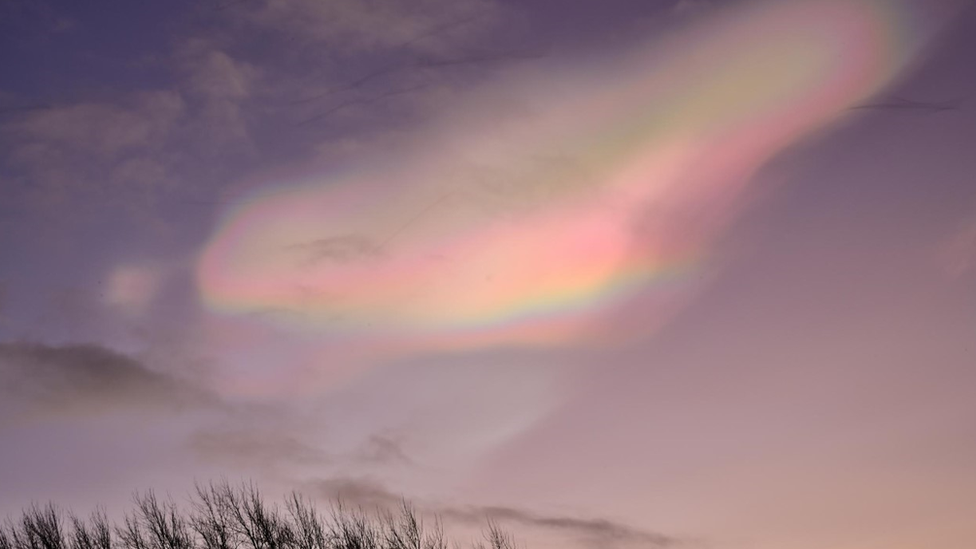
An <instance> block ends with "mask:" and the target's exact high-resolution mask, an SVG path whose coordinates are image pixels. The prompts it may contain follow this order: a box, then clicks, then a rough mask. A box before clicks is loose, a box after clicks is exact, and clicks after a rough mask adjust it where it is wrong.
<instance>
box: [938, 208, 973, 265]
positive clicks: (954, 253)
mask: <svg viewBox="0 0 976 549" xmlns="http://www.w3.org/2000/svg"><path fill="white" fill-rule="evenodd" d="M939 255H940V256H941V258H942V263H943V265H944V268H945V271H946V274H947V275H949V276H950V277H951V278H960V277H963V276H965V275H967V274H968V273H970V272H972V270H973V269H974V268H976V218H974V219H972V220H970V221H968V222H966V223H964V224H962V225H961V226H960V227H959V228H958V230H956V231H955V232H954V233H953V234H952V235H950V237H949V238H947V239H946V240H945V242H943V243H942V245H941V246H940V249H939Z"/></svg>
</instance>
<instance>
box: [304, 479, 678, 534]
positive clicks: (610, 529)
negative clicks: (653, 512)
mask: <svg viewBox="0 0 976 549" xmlns="http://www.w3.org/2000/svg"><path fill="white" fill-rule="evenodd" d="M303 489H304V490H308V491H309V493H311V494H312V495H314V496H316V497H320V498H324V499H328V500H340V501H343V502H346V503H351V504H353V505H358V506H362V507H364V508H367V509H368V508H377V509H395V508H397V507H398V506H399V505H400V504H401V503H402V502H403V501H404V499H405V497H404V495H402V494H397V493H395V492H393V491H391V490H389V489H388V488H386V487H385V486H384V485H383V484H382V483H381V482H378V481H377V480H375V479H372V478H369V477H335V478H330V479H322V480H315V481H311V482H308V483H307V484H306V485H305V486H304V487H303ZM418 503H419V505H420V506H421V508H422V509H423V510H424V511H426V512H429V513H434V514H436V515H437V516H439V517H440V518H441V519H443V520H444V521H445V522H446V523H448V524H455V525H460V526H465V527H481V526H483V525H484V524H485V521H486V520H493V521H497V522H499V523H500V524H502V525H505V526H517V527H519V529H520V530H522V531H526V530H528V531H536V532H540V531H541V532H546V533H549V534H557V535H560V536H562V537H563V538H564V539H566V540H568V541H569V542H570V543H572V544H574V545H577V546H582V547H593V548H601V549H613V548H643V549H651V548H665V547H678V546H685V545H688V543H689V542H688V541H687V540H685V539H679V538H676V537H672V536H668V535H665V534H661V533H658V532H650V531H647V530H642V529H640V528H635V527H633V526H630V525H627V524H624V523H622V522H616V521H612V520H608V519H603V518H586V517H577V516H564V515H549V514H544V513H537V512H533V511H528V510H525V509H519V508H516V507H507V506H478V505H470V506H456V505H443V504H438V503H436V502H430V501H428V502H418Z"/></svg>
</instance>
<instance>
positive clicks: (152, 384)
mask: <svg viewBox="0 0 976 549" xmlns="http://www.w3.org/2000/svg"><path fill="white" fill-rule="evenodd" d="M0 395H2V397H3V406H4V408H5V409H10V408H12V411H13V412H19V413H20V414H25V415H35V416H36V415H41V416H44V415H50V414H58V415H60V414H75V413H100V412H110V411H119V410H125V411H163V410H168V411H178V410H183V409H187V408H189V407H192V406H199V405H203V404H205V403H206V402H207V401H208V397H207V395H205V393H204V392H203V391H202V390H201V389H198V388H194V387H191V386H189V385H187V384H186V383H184V382H182V381H180V380H177V379H175V378H172V377H170V376H167V375H165V374H163V373H160V372H156V371H152V370H150V369H148V368H146V367H145V366H144V365H143V364H142V363H141V362H139V361H138V360H136V359H134V358H132V357H129V356H126V355H123V354H121V353H118V352H116V351H113V350H111V349H108V348H105V347H101V346H98V345H61V346H57V345H45V344H42V343H30V342H11V343H0Z"/></svg>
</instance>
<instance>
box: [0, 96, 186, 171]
mask: <svg viewBox="0 0 976 549" xmlns="http://www.w3.org/2000/svg"><path fill="white" fill-rule="evenodd" d="M183 109H184V105H183V100H182V98H181V97H180V96H179V94H177V93H174V92H172V91H155V92H144V93H140V94H137V95H135V96H134V97H133V98H131V99H130V100H129V101H127V102H126V103H124V104H123V103H120V104H110V103H104V102H102V103H99V102H79V103H75V104H69V105H61V106H51V107H47V108H42V109H37V110H32V111H27V112H26V113H24V114H23V115H21V116H20V117H19V119H16V120H14V121H12V122H10V123H8V124H6V125H4V126H3V127H2V131H3V133H4V134H6V135H5V137H8V138H9V139H10V140H11V141H13V142H15V143H17V144H18V146H17V148H16V149H15V150H14V151H13V152H12V155H11V156H12V158H13V159H15V160H20V161H21V162H41V161H43V160H45V158H44V156H46V155H49V154H51V153H56V154H59V155H66V154H82V155H95V156H96V157H98V158H104V159H111V158H114V157H117V156H118V155H119V154H121V153H123V152H125V151H128V150H132V149H135V148H140V147H145V146H147V145H150V144H152V143H155V142H159V141H161V140H162V139H163V138H164V137H165V135H166V134H167V132H168V131H169V130H170V129H171V128H172V127H173V126H174V124H175V122H176V121H177V119H178V118H179V117H180V116H182V114H183Z"/></svg>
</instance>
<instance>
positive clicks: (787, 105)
mask: <svg viewBox="0 0 976 549" xmlns="http://www.w3.org/2000/svg"><path fill="white" fill-rule="evenodd" d="M909 7H910V4H907V3H902V2H898V1H889V0H822V1H817V2H808V1H788V2H787V1H779V2H766V3H761V4H754V5H751V6H749V7H747V8H740V9H739V10H737V11H729V12H725V13H718V14H716V15H715V16H714V17H713V18H712V19H711V20H709V21H705V22H703V23H701V24H700V25H698V26H697V27H696V28H691V29H688V30H686V31H685V32H683V33H682V34H681V35H680V36H674V37H670V38H667V39H663V40H658V41H656V42H655V43H654V44H653V45H651V46H645V47H643V48H637V49H635V50H633V51H631V52H628V53H626V54H617V55H614V56H611V57H610V58H608V59H605V60H604V61H603V62H602V63H601V65H600V66H594V65H593V64H590V65H587V66H582V67H579V68H577V69H574V70H567V69H565V68H563V69H560V70H555V69H553V70H551V72H550V73H547V74H545V75H542V76H541V77H540V76H539V75H533V76H529V77H526V80H525V81H523V82H516V83H514V84H513V83H512V82H508V83H505V84H502V85H499V86H498V87H497V88H496V89H494V90H493V91H490V92H487V93H486V94H483V96H481V98H480V99H475V100H472V101H471V102H470V103H468V104H466V106H465V107H464V108H467V109H479V108H480V109H492V108H496V107H498V105H502V104H504V102H503V101H502V100H500V99H498V98H499V97H505V98H510V99H513V103H512V104H517V105H520V106H521V107H522V108H523V111H524V112H521V113H520V114H517V115H513V114H511V110H514V109H510V110H509V112H508V113H504V112H501V111H500V112H501V114H498V116H497V117H495V115H494V113H492V114H490V115H488V116H485V115H471V116H470V117H464V116H456V115H457V113H456V112H455V113H454V115H455V118H454V119H452V120H449V121H447V122H444V123H441V124H439V125H436V126H435V128H434V129H433V130H428V131H426V132H424V133H423V134H421V137H418V139H417V143H419V145H418V146H415V147H414V149H413V152H412V153H411V154H406V155H403V156H401V157H399V158H398V159H396V160H393V161H391V162H388V163H386V165H384V166H382V167H378V168H367V167H362V168H361V169H359V170H357V171H349V172H346V173H345V174H342V175H339V176H336V175H322V176H320V177H311V178H308V179H307V180H305V181H302V182H300V183H298V184H294V185H292V186H290V187H289V186H285V187H282V186H281V185H280V184H276V185H275V186H274V189H275V190H274V191H273V192H263V193H256V194H254V195H252V196H251V197H249V198H248V199H245V200H242V201H240V203H238V204H237V205H236V206H235V207H234V208H233V209H232V210H231V211H229V212H228V213H227V214H226V216H225V217H224V219H223V220H222V222H221V223H220V225H219V228H218V230H217V231H216V232H215V234H214V235H213V236H212V238H211V239H210V241H209V242H208V243H207V245H206V247H205V249H204V250H203V251H202V253H201V254H200V257H199V262H198V265H197V280H198V284H199V290H200V295H201V297H202V300H203V302H204V303H205V304H206V306H207V307H208V308H209V309H210V310H212V311H213V312H215V313H219V314H225V315H240V314H248V313H253V312H256V311H269V310H271V311H288V312H290V313H293V314H291V315H278V316H277V317H276V318H279V319H280V318H291V319H293V320H291V321H287V322H291V325H292V326H294V327H295V328H299V329H301V330H313V331H321V332H322V333H328V334H330V335H332V336H338V337H341V338H346V339H349V340H361V339H362V338H366V339H368V340H370V341H375V340H377V338H380V339H381V340H383V341H387V340H389V341H424V342H427V343H434V344H436V345H438V346H447V347H451V348H470V347H480V346H484V345H492V344H531V345H556V344H560V343H563V342H566V341H570V340H571V341H582V340H587V341H600V340H603V339H605V338H606V337H608V336H610V335H619V334H612V331H611V330H608V329H606V326H607V325H608V324H610V323H608V322H605V320H606V318H607V315H611V314H617V315H619V314H624V315H630V314H632V313H633V314H640V315H642V318H654V317H655V315H657V314H658V311H659V310H660V311H664V310H666V309H667V307H668V305H669V303H673V302H674V301H675V300H676V299H678V298H679V297H680V296H681V295H683V294H684V289H685V288H686V287H687V286H689V283H690V282H693V281H694V280H695V279H696V278H697V276H698V275H699V274H701V273H702V272H703V268H704V266H705V264H706V262H707V261H708V256H709V247H710V245H711V244H712V243H713V242H714V241H715V239H716V237H717V236H718V235H719V234H720V232H721V230H722V228H723V227H724V226H726V225H727V224H728V222H729V220H730V219H731V218H732V217H733V216H734V214H735V213H736V211H737V209H739V208H738V207H739V206H740V205H741V203H742V201H743V191H744V190H745V189H746V187H747V185H748V183H749V181H750V179H751V176H752V175H753V174H754V173H755V171H756V170H757V169H758V168H759V167H761V166H762V165H763V164H764V163H765V162H767V161H768V160H769V159H770V158H771V157H772V156H774V155H775V154H777V153H778V152H780V151H782V150H783V149H784V148H786V147H789V146H791V145H793V144H795V143H797V141H798V140H800V139H802V138H804V137H805V136H808V135H810V134H811V133H812V132H814V131H816V130H818V129H821V128H823V127H825V126H827V125H829V124H830V123H832V122H834V121H836V120H837V119H838V118H839V117H840V116H841V115H843V114H844V112H845V111H846V110H847V109H848V108H850V107H851V106H853V105H856V104H858V103H859V102H861V101H864V100H865V99H866V98H868V97H870V96H872V95H873V94H876V93H877V92H878V91H879V90H881V89H882V88H883V87H884V86H885V85H887V84H888V83H889V82H891V80H892V79H893V78H895V77H896V76H897V75H898V74H899V72H900V71H902V70H903V69H904V68H905V67H906V66H907V65H908V64H909V63H910V62H911V60H912V58H913V57H914V55H915V54H916V53H917V51H918V49H919V48H920V47H921V45H922V44H923V39H924V38H925V35H926V31H927V29H925V28H924V27H923V25H922V24H921V23H920V21H921V20H920V19H919V18H918V17H917V15H916V14H912V13H910V11H909ZM489 96H490V97H492V98H493V99H492V100H486V99H485V97H489ZM391 164H392V165H391ZM294 319H299V320H294ZM287 322H286V323H287ZM612 324H613V325H615V326H616V325H619V324H621V323H612ZM623 324H627V323H623ZM630 324H641V325H644V323H643V322H641V323H636V322H632V323H630ZM628 332H629V333H628V334H625V335H634V334H640V333H642V331H641V329H636V328H635V329H629V330H628Z"/></svg>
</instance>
